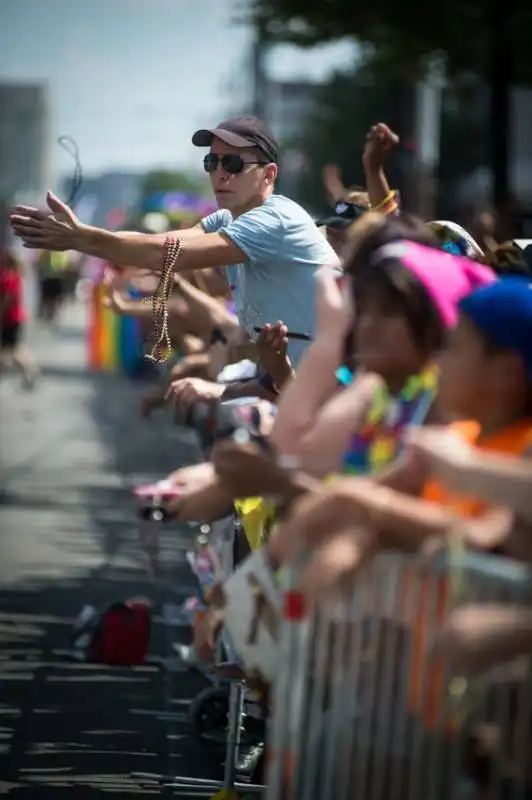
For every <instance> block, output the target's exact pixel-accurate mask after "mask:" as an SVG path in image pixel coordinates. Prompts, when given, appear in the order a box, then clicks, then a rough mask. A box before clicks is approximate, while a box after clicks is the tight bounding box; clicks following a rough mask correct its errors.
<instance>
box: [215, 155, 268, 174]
mask: <svg viewBox="0 0 532 800" xmlns="http://www.w3.org/2000/svg"><path fill="white" fill-rule="evenodd" d="M267 163H268V162H267V161H244V159H243V158H242V156H239V155H237V154H236V153H226V154H225V155H223V156H219V155H218V154H217V153H208V154H207V155H206V156H205V158H204V159H203V169H204V170H205V172H208V173H211V172H216V170H217V169H218V166H221V167H222V169H223V171H224V172H228V173H229V174H230V175H238V174H239V173H240V172H242V170H243V169H244V167H247V166H248V165H249V164H262V165H263V166H266V164H267Z"/></svg>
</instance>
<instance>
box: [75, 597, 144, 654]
mask: <svg viewBox="0 0 532 800" xmlns="http://www.w3.org/2000/svg"><path fill="white" fill-rule="evenodd" d="M150 632H151V606H150V604H149V603H148V602H147V601H145V600H127V601H126V602H125V603H123V602H117V603H113V604H112V605H110V606H109V607H108V608H107V609H106V610H105V611H103V612H101V613H98V612H97V611H96V610H95V609H90V608H86V609H84V610H83V612H82V615H81V617H80V620H79V621H78V623H77V625H76V626H75V627H74V633H73V641H72V646H73V649H74V654H75V657H76V658H78V659H79V660H82V661H91V662H97V663H100V664H109V665H110V666H122V667H132V666H136V665H138V664H143V663H144V662H145V660H146V656H147V653H148V647H149V642H150Z"/></svg>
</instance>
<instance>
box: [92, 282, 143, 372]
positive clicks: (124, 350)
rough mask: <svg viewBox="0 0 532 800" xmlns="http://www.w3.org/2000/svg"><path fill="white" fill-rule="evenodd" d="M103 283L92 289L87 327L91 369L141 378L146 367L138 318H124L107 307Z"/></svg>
mask: <svg viewBox="0 0 532 800" xmlns="http://www.w3.org/2000/svg"><path fill="white" fill-rule="evenodd" d="M105 293H106V289H105V286H104V285H103V284H102V283H97V284H95V285H94V286H93V287H92V291H91V298H90V313H89V326H88V336H87V345H88V362H89V367H90V369H94V370H99V371H103V372H122V373H125V374H126V375H129V376H130V377H135V376H137V375H139V374H140V373H141V371H142V369H143V367H144V359H143V355H142V341H143V335H142V327H141V324H140V322H139V320H138V319H135V317H121V316H119V315H118V314H115V313H114V311H112V310H111V309H110V308H107V307H106V306H105V305H104V303H103V299H104V297H105Z"/></svg>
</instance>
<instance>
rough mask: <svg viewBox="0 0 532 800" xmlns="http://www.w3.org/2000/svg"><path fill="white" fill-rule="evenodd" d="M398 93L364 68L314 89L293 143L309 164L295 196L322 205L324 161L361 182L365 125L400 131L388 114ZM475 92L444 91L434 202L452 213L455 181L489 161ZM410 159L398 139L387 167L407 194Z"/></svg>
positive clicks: (350, 181) (354, 183)
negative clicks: (301, 132)
mask: <svg viewBox="0 0 532 800" xmlns="http://www.w3.org/2000/svg"><path fill="white" fill-rule="evenodd" d="M397 91H398V88H397V85H396V83H395V82H393V81H388V82H384V81H382V80H381V78H380V76H378V75H375V73H373V71H372V70H371V69H370V67H369V66H366V67H363V68H362V69H360V68H358V67H353V68H352V69H350V70H347V71H344V72H338V73H336V74H335V75H334V76H332V78H331V79H330V80H329V81H328V82H327V83H325V84H323V85H322V86H320V87H319V88H318V89H317V93H316V110H315V114H314V115H313V118H312V119H311V120H310V121H309V124H308V126H306V127H305V136H304V138H302V139H301V141H300V142H299V143H298V147H299V149H300V150H301V152H302V153H303V154H304V155H305V157H306V163H307V164H308V169H306V170H305V171H304V173H303V176H302V179H301V182H300V185H299V199H300V200H301V201H302V202H304V204H305V205H307V206H309V207H311V208H313V209H316V210H319V209H322V210H325V209H326V197H325V193H324V187H323V181H322V171H323V168H324V166H325V165H326V164H330V163H333V164H338V166H339V167H340V169H341V173H342V178H343V181H344V183H345V185H346V186H363V185H364V176H363V171H362V150H363V147H364V141H365V136H366V133H367V131H368V130H369V128H370V126H371V125H373V124H375V123H376V122H379V121H383V122H386V123H388V124H389V125H390V126H391V127H392V129H395V130H396V131H397V132H398V133H399V134H401V135H402V134H403V131H402V130H401V128H400V127H399V124H398V123H399V120H398V119H396V118H394V116H393V111H394V109H395V108H397V105H396V104H394V103H393V102H391V100H392V99H393V97H394V95H396V93H397ZM477 95H478V87H477V85H476V84H475V83H472V84H471V85H470V86H469V87H468V89H467V90H465V89H462V88H460V89H457V88H450V89H448V90H447V91H446V93H445V102H444V108H443V114H442V147H441V162H440V203H439V206H440V209H439V210H440V213H443V214H449V213H452V209H453V199H454V198H453V192H454V189H455V186H456V182H457V181H458V180H460V179H461V178H463V177H465V176H467V175H468V174H470V173H471V172H473V171H474V170H475V169H477V168H478V167H481V166H485V165H486V164H487V163H488V160H489V152H488V146H487V143H486V136H485V135H484V126H483V123H482V113H481V112H482V108H479V103H478V102H476V103H474V102H472V99H476V97H477ZM413 158H414V154H413V152H412V150H411V149H410V143H409V142H404V141H403V143H402V146H401V147H400V148H399V149H398V151H397V152H396V153H395V154H394V155H393V156H392V158H391V159H390V162H389V164H388V165H387V173H388V177H389V179H390V181H391V183H392V185H394V186H395V187H398V186H401V188H402V189H403V194H406V195H407V194H408V192H404V189H405V188H406V189H408V186H406V187H405V176H406V181H407V182H408V177H409V175H411V174H412V161H413Z"/></svg>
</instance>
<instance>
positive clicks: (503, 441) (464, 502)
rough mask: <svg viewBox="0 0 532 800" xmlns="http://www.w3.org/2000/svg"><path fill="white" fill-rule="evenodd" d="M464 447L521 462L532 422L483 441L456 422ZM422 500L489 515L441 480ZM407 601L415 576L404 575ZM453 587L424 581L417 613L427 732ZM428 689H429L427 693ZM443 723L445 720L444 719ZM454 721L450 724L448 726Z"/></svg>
mask: <svg viewBox="0 0 532 800" xmlns="http://www.w3.org/2000/svg"><path fill="white" fill-rule="evenodd" d="M449 428H450V430H451V431H452V432H454V433H457V434H458V435H459V436H461V437H462V438H463V439H465V441H467V442H469V443H470V444H472V445H474V446H475V447H478V448H479V449H480V450H484V451H486V452H495V453H504V454H508V455H516V456H520V455H523V454H524V453H525V451H526V450H527V449H528V448H530V447H531V446H532V420H531V419H525V420H522V421H520V422H518V423H515V424H513V425H510V426H508V427H507V428H505V429H504V430H502V431H499V432H498V433H496V434H493V435H492V436H490V437H488V438H486V439H483V440H482V441H479V437H480V426H479V424H478V423H477V422H474V421H472V420H470V421H464V422H457V423H454V424H452V425H450V426H449ZM422 496H423V499H424V500H428V501H430V502H432V503H438V505H442V506H446V507H449V508H452V509H453V510H454V511H456V513H457V514H458V515H461V516H463V517H469V518H471V517H478V516H481V515H482V514H483V513H485V512H486V511H487V509H488V508H489V504H488V503H486V502H484V501H482V500H477V499H476V498H475V497H471V496H467V495H461V494H457V493H454V492H452V491H450V490H448V489H446V488H445V486H443V484H441V483H439V482H438V481H436V480H431V481H428V482H427V483H426V484H425V488H424V490H423V495H422ZM405 578H406V586H405V589H406V590H407V592H406V597H407V598H408V597H409V596H410V595H409V589H410V588H413V584H412V583H411V582H410V581H411V580H414V576H413V575H410V576H409V575H408V574H407V575H405ZM450 600H451V598H450V583H449V580H448V578H447V577H442V578H439V579H437V580H436V581H434V580H433V579H430V578H427V579H421V581H420V582H419V584H418V596H417V598H416V608H417V609H418V613H417V614H416V617H415V622H414V625H413V630H412V660H411V671H410V703H409V706H410V709H411V711H413V712H414V713H415V714H417V715H421V716H422V718H423V720H424V723H425V725H426V727H427V728H429V729H434V727H435V726H436V725H437V720H438V716H439V713H438V712H439V709H440V703H441V698H442V697H443V692H444V670H443V664H442V662H441V661H440V660H439V659H432V664H430V665H429V641H430V640H431V638H432V637H431V636H430V633H431V632H432V633H433V632H434V624H436V626H439V625H440V624H442V623H443V622H444V620H445V619H446V617H447V616H448V614H449V610H450V609H449V603H450ZM423 684H424V689H425V691H423ZM440 721H441V717H440ZM448 724H449V721H447V725H448ZM447 725H446V726H445V727H446V728H447V730H448V732H449V733H451V732H452V728H453V727H454V726H453V725H451V726H450V728H451V730H449V728H448V727H447Z"/></svg>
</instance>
